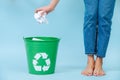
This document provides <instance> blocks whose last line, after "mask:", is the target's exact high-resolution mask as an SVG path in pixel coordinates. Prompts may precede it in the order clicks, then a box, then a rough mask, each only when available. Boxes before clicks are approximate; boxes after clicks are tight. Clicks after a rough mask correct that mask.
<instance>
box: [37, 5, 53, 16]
mask: <svg viewBox="0 0 120 80" xmlns="http://www.w3.org/2000/svg"><path fill="white" fill-rule="evenodd" d="M53 10H54V8H52V7H51V6H44V7H41V8H38V9H36V10H35V13H37V12H39V11H43V12H42V13H41V15H43V14H44V13H47V14H48V13H49V12H51V11H53Z"/></svg>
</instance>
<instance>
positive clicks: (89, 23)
mask: <svg viewBox="0 0 120 80" xmlns="http://www.w3.org/2000/svg"><path fill="white" fill-rule="evenodd" d="M84 2H85V17H84V28H83V32H84V33H83V34H84V45H85V54H92V55H93V54H95V53H96V36H97V35H96V30H97V29H96V27H97V20H98V15H97V14H98V0H92V1H91V0H84Z"/></svg>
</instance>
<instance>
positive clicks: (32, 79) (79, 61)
mask: <svg viewBox="0 0 120 80" xmlns="http://www.w3.org/2000/svg"><path fill="white" fill-rule="evenodd" d="M48 1H49V0H48ZM39 3H40V4H39ZM46 4H48V3H47V2H45V1H44V0H40V1H32V0H4V1H0V10H1V12H0V36H1V38H0V80H120V76H119V75H120V63H119V58H120V42H119V41H120V37H119V35H120V26H118V25H120V15H119V14H120V6H119V4H120V1H119V0H116V7H115V12H114V13H115V15H114V16H113V25H112V32H111V38H110V42H109V47H108V50H107V55H106V58H105V59H104V64H103V68H104V70H105V72H106V75H105V76H103V77H94V76H91V77H87V76H83V75H81V74H80V73H81V71H82V70H83V69H84V68H85V65H86V62H87V57H86V55H85V54H84V45H83V34H82V33H83V32H82V29H83V18H84V17H83V16H84V13H83V12H84V5H83V0H78V3H77V2H76V1H74V0H71V2H70V1H69V0H61V1H60V3H59V5H58V6H57V8H56V10H55V11H54V12H53V13H52V14H49V15H48V17H47V18H48V21H49V24H42V25H40V24H38V23H37V22H36V21H35V19H34V17H33V13H34V10H35V9H36V8H38V7H39V6H42V5H46ZM73 4H76V5H74V9H73V7H72V5H73ZM63 5H64V6H63ZM71 10H72V12H71ZM68 13H69V14H68ZM62 15H64V16H62ZM25 36H55V37H58V38H60V39H61V40H60V43H59V48H58V55H57V63H56V70H55V73H54V74H51V75H32V74H29V73H28V66H27V57H26V52H25V47H24V41H23V37H25Z"/></svg>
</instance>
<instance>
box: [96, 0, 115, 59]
mask: <svg viewBox="0 0 120 80" xmlns="http://www.w3.org/2000/svg"><path fill="white" fill-rule="evenodd" d="M114 4H115V0H99V11H98V41H97V50H98V52H97V56H99V57H105V55H106V50H107V46H108V42H109V38H110V32H111V24H112V21H111V19H112V16H113V10H114Z"/></svg>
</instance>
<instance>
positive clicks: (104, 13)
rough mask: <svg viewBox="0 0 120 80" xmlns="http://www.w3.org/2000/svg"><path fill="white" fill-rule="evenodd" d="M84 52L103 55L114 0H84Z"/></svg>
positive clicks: (106, 44)
mask: <svg viewBox="0 0 120 80" xmlns="http://www.w3.org/2000/svg"><path fill="white" fill-rule="evenodd" d="M84 3H85V16H84V28H83V34H84V45H85V54H87V55H94V54H95V55H97V56H98V57H102V58H103V57H105V56H106V51H107V46H108V42H109V38H110V33H111V24H112V16H113V12H114V6H115V0H84Z"/></svg>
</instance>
